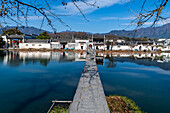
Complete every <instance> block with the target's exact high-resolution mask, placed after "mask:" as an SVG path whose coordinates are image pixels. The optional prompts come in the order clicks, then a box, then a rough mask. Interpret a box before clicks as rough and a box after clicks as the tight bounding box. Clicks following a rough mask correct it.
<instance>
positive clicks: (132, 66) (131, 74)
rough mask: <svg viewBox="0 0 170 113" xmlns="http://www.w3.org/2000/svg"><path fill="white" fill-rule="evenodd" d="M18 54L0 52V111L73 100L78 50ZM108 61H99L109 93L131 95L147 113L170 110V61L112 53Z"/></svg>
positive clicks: (44, 108)
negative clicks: (124, 56)
mask: <svg viewBox="0 0 170 113" xmlns="http://www.w3.org/2000/svg"><path fill="white" fill-rule="evenodd" d="M17 55H18V56H17ZM17 55H13V54H9V55H4V56H2V54H1V55H0V56H2V57H1V59H0V61H1V62H0V72H1V74H0V77H1V79H0V90H1V92H0V100H1V102H0V112H3V113H4V111H5V112H7V113H14V112H17V113H20V111H26V112H31V113H34V112H35V113H36V111H35V110H37V109H38V110H39V111H42V112H46V111H47V109H48V108H49V107H50V105H51V101H52V100H54V99H59V100H72V98H73V96H74V93H75V90H76V87H77V84H78V81H79V78H80V76H81V72H82V70H83V67H84V64H85V62H75V59H79V58H80V57H81V54H80V53H76V54H72V53H71V54H70V53H65V54H64V56H63V53H57V52H54V53H53V52H47V53H42V54H41V53H40V52H35V53H31V52H30V53H29V54H28V53H22V54H21V53H18V54H17ZM12 56H13V57H12ZM84 56H85V55H84ZM2 58H3V59H2ZM108 59H109V58H108ZM108 59H105V60H104V65H98V70H99V74H100V77H101V80H102V83H103V87H104V90H105V93H106V95H114V94H118V95H124V96H128V97H130V98H132V99H133V100H135V101H136V102H137V104H138V105H139V106H141V107H142V108H143V109H144V110H145V111H146V112H149V113H157V112H164V113H167V112H168V109H166V108H168V106H169V101H168V100H170V96H169V93H170V76H169V75H170V71H168V69H167V68H166V69H167V70H165V69H164V68H165V67H167V66H169V63H170V62H169V63H167V62H166V63H157V62H155V61H151V60H148V59H144V60H142V59H138V60H135V59H133V58H132V57H130V58H120V57H119V58H117V57H114V58H113V60H111V61H113V62H112V63H110V64H113V65H114V66H113V67H114V68H111V67H110V68H108V66H107V65H108V64H109V63H108V62H109V60H108ZM4 61H7V62H6V65H4V64H3V63H4ZM77 61H78V60H77ZM61 62H62V63H61ZM160 64H161V67H160V66H159V65H160ZM162 66H163V67H162ZM7 105H8V106H7ZM158 107H160V108H159V109H156V108H158ZM156 110H157V111H156Z"/></svg>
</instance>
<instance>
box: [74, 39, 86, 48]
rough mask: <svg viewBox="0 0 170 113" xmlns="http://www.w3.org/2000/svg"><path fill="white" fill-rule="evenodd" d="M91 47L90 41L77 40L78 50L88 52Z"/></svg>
mask: <svg viewBox="0 0 170 113" xmlns="http://www.w3.org/2000/svg"><path fill="white" fill-rule="evenodd" d="M88 46H89V40H75V49H76V50H87V48H88Z"/></svg>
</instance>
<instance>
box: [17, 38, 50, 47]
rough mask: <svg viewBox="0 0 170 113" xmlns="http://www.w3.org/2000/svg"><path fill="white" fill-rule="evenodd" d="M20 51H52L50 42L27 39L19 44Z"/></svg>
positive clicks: (47, 40)
mask: <svg viewBox="0 0 170 113" xmlns="http://www.w3.org/2000/svg"><path fill="white" fill-rule="evenodd" d="M19 49H51V44H50V40H49V39H46V40H40V39H27V40H25V41H24V43H19Z"/></svg>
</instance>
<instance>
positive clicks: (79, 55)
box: [0, 51, 170, 70]
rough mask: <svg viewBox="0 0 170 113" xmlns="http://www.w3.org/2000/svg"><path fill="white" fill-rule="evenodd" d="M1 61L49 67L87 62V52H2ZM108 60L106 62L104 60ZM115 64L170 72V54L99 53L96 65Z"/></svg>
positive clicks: (13, 64) (110, 65)
mask: <svg viewBox="0 0 170 113" xmlns="http://www.w3.org/2000/svg"><path fill="white" fill-rule="evenodd" d="M0 52H1V54H0V61H1V62H2V61H3V64H4V65H9V66H12V67H17V66H19V65H21V64H30V63H31V64H34V63H38V62H39V63H40V64H41V65H43V66H47V65H48V64H49V62H50V61H57V62H58V63H62V62H73V61H76V62H78V61H85V60H86V52H76V53H74V52H11V51H0ZM105 59H106V62H104V60H105ZM115 62H133V63H136V64H140V65H146V66H157V67H160V68H162V69H165V70H170V63H169V62H170V53H111V54H104V53H102V52H101V53H97V54H96V63H97V64H98V65H106V66H107V67H108V68H114V67H115V66H116V63H115Z"/></svg>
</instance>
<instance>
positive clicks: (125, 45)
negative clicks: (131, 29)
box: [111, 40, 132, 51]
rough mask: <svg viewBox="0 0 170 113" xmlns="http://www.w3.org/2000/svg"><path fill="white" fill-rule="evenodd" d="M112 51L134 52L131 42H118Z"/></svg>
mask: <svg viewBox="0 0 170 113" xmlns="http://www.w3.org/2000/svg"><path fill="white" fill-rule="evenodd" d="M111 50H119V51H120V50H122V51H129V50H132V44H131V42H125V41H119V40H118V41H117V42H115V43H114V44H113V45H112V46H111Z"/></svg>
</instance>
